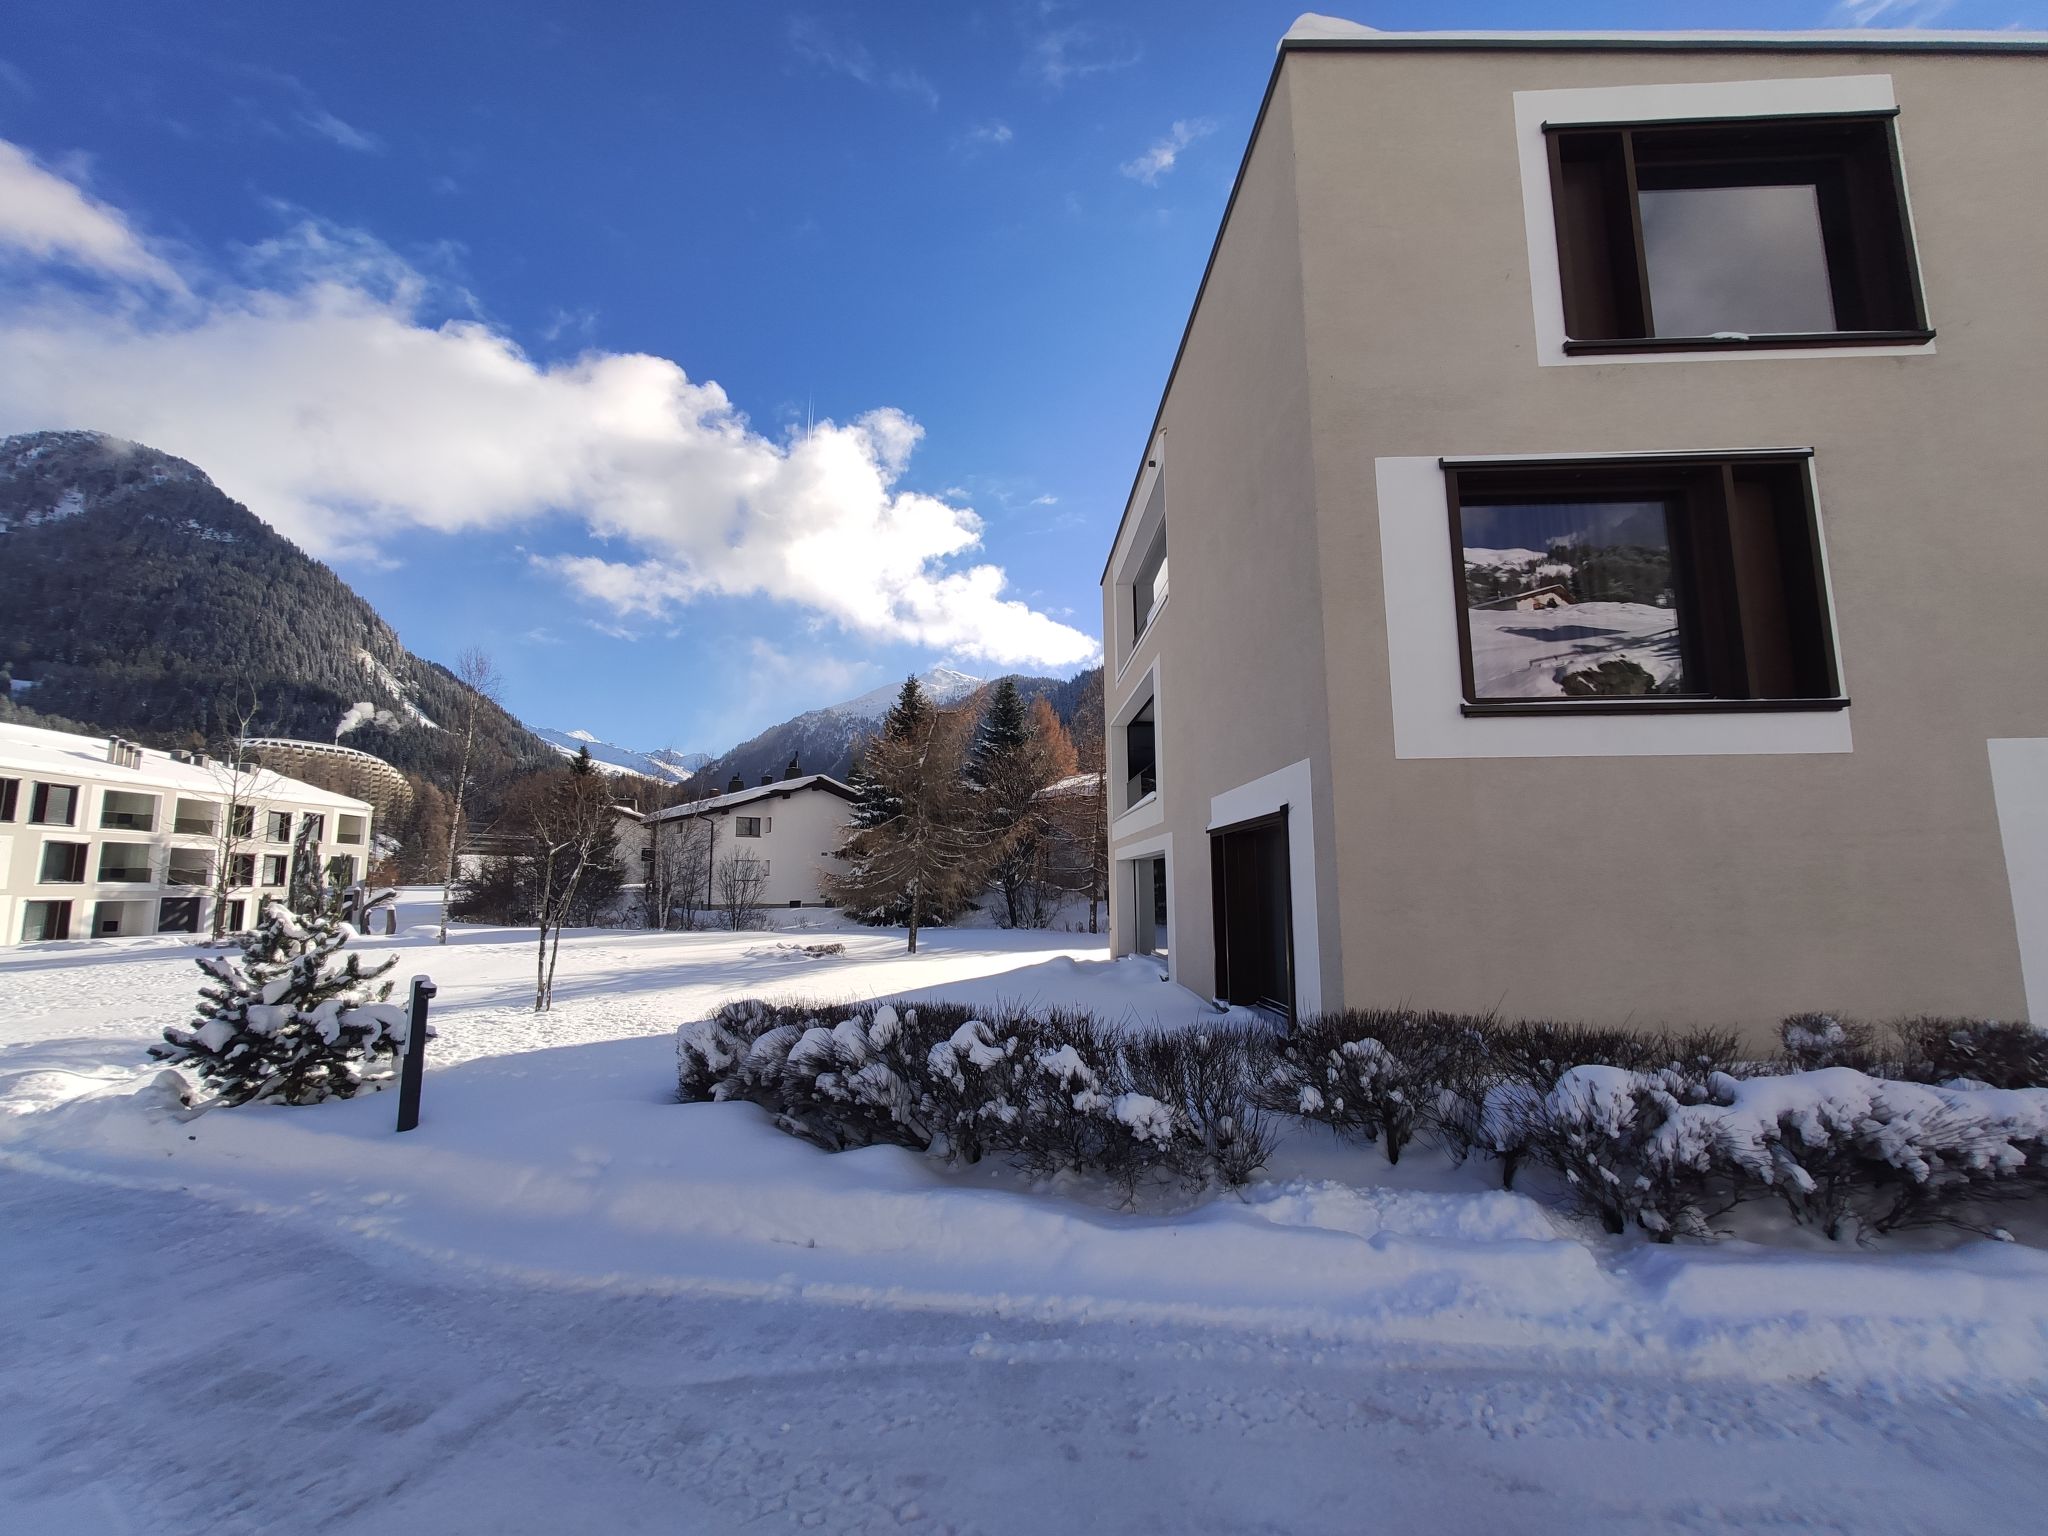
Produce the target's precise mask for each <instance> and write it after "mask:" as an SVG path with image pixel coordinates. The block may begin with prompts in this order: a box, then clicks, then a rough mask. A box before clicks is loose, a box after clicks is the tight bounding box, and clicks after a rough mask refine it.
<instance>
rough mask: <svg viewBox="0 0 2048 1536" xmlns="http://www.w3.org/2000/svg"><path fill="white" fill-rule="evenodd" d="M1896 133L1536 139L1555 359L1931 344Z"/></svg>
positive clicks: (1876, 122) (1749, 128) (1838, 130)
mask: <svg viewBox="0 0 2048 1536" xmlns="http://www.w3.org/2000/svg"><path fill="white" fill-rule="evenodd" d="M1893 117H1894V114H1892V113H1890V112H1873V113H1863V114H1853V115H1846V116H1789V117H1760V118H1752V119H1747V120H1744V119H1722V120H1714V121H1692V122H1685V121H1674V122H1649V123H1595V124H1545V125H1544V132H1545V136H1546V138H1547V140H1548V143H1549V149H1550V173H1551V190H1552V206H1553V209H1554V211H1555V215H1556V221H1557V244H1558V263H1559V268H1560V276H1561V277H1562V280H1563V289H1564V319H1565V335H1566V338H1567V339H1566V342H1565V350H1566V351H1567V352H1598V351H1603V350H1606V351H1621V350H1630V349H1649V350H1668V349H1671V348H1673V347H1702V348H1705V347H1716V348H1718V347H1742V346H1780V347H1781V346H1787V345H1794V346H1799V345H1815V346H1823V345H1827V346H1838V345H1842V344H1845V343H1855V342H1871V343H1891V344H1896V343H1900V342H1911V341H1924V340H1926V339H1927V338H1928V337H1929V336H1931V335H1932V332H1930V331H1929V330H1928V329H1927V321H1926V315H1925V311H1924V308H1923V306H1922V303H1921V296H1920V285H1919V275H1918V272H1917V271H1916V269H1915V266H1914V261H1913V248H1912V240H1911V237H1910V234H1909V231H1908V228H1907V223H1906V211H1905V197H1904V193H1903V191H1902V187H1901V181H1900V177H1899V169H1898V159H1897V151H1896V146H1895V144H1894V141H1893V136H1892V129H1893Z"/></svg>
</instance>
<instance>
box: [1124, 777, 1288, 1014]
mask: <svg viewBox="0 0 2048 1536" xmlns="http://www.w3.org/2000/svg"><path fill="white" fill-rule="evenodd" d="M1314 787H1315V779H1314V775H1313V773H1312V771H1311V769H1310V767H1309V760H1308V759H1307V758H1303V759H1302V760H1301V761H1300V762H1298V763H1289V764H1288V765H1287V766H1286V767H1285V768H1281V769H1277V770H1275V771H1274V772H1272V773H1269V774H1267V775H1266V776H1265V777H1263V778H1258V779H1253V780H1252V781H1251V782H1250V783H1249V784H1240V785H1238V786H1237V788H1235V789H1226V790H1225V791H1224V792H1223V793H1222V794H1220V795H1215V796H1213V797H1211V799H1210V801H1209V830H1210V831H1217V830H1220V829H1222V828H1224V827H1234V826H1236V825H1237V824H1238V823H1239V822H1243V821H1251V820H1253V819H1254V818H1255V817H1259V816H1271V815H1272V814H1273V813H1274V812H1276V811H1281V810H1284V811H1286V812H1287V884H1288V888H1289V897H1290V900H1291V903H1292V905H1293V907H1294V1011H1295V1012H1296V1014H1298V1015H1305V1014H1311V1013H1320V1012H1322V1009H1323V948H1322V938H1321V934H1322V924H1321V922H1320V920H1319V919H1320V917H1321V910H1320V908H1319V907H1318V906H1317V903H1316V812H1315V797H1314V793H1313V791H1314ZM1118 856H1119V857H1121V856H1122V854H1121V851H1119V855H1118ZM1210 942H1211V943H1212V944H1213V943H1215V942H1216V936H1215V935H1214V934H1211V935H1210Z"/></svg>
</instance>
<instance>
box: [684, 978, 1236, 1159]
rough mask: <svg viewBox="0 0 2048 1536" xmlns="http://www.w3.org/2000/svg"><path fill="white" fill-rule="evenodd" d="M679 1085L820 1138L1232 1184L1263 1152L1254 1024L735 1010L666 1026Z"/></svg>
mask: <svg viewBox="0 0 2048 1536" xmlns="http://www.w3.org/2000/svg"><path fill="white" fill-rule="evenodd" d="M676 1056H677V1090H678V1097H679V1098H682V1099H684V1100H686V1101H693V1100H726V1099H747V1100H750V1101H752V1102H754V1103H757V1104H759V1105H761V1106H762V1107H763V1108H765V1109H767V1110H768V1111H769V1112H770V1113H771V1114H773V1115H774V1116H775V1118H776V1124H777V1125H778V1126H780V1127H781V1128H782V1129H784V1130H786V1131H788V1132H790V1133H791V1134H792V1135H797V1136H802V1137H804V1138H805V1139H806V1140H809V1141H812V1142H815V1143H816V1144H817V1145H819V1146H821V1147H825V1148H827V1149H828V1150H833V1151H837V1150H841V1149H843V1148H846V1147H854V1146H868V1145H873V1144H875V1143H878V1142H891V1143H895V1144H897V1145H900V1146H907V1147H911V1148H914V1149H918V1150H923V1151H929V1152H932V1153H934V1154H937V1155H942V1156H944V1157H946V1158H948V1159H949V1160H952V1161H957V1162H976V1161H979V1160H980V1159H981V1158H982V1157H984V1156H988V1155H1002V1156H1006V1157H1009V1158H1011V1159H1013V1160H1014V1161H1015V1162H1016V1163H1017V1164H1018V1166H1020V1167H1021V1168H1023V1169H1024V1170H1025V1171H1027V1172H1030V1173H1033V1174H1036V1175H1039V1176H1042V1177H1049V1176H1052V1175H1054V1174H1061V1173H1077V1174H1085V1175H1089V1176H1093V1177H1099V1178H1102V1179H1104V1180H1106V1181H1108V1182H1110V1183H1112V1184H1115V1185H1117V1186H1119V1187H1121V1188H1122V1189H1123V1190H1124V1192H1125V1194H1126V1196H1127V1198H1128V1197H1132V1196H1134V1195H1135V1193H1136V1191H1137V1189H1138V1188H1139V1186H1140V1185H1141V1184H1143V1183H1144V1182H1145V1181H1146V1180H1148V1179H1152V1178H1155V1177H1160V1176H1165V1177H1172V1178H1177V1179H1179V1180H1181V1181H1183V1182H1185V1183H1188V1184H1191V1185H1200V1184H1204V1183H1207V1182H1208V1181H1210V1180H1211V1179H1212V1178H1213V1179H1215V1180H1218V1181H1220V1182H1222V1183H1225V1184H1230V1185H1236V1184H1241V1183H1243V1182H1245V1181H1246V1180H1247V1179H1249V1178H1250V1176H1251V1174H1252V1172H1253V1171H1254V1170H1255V1169H1256V1168H1257V1167H1258V1166H1259V1165H1260V1164H1261V1163H1263V1162H1264V1160H1265V1158H1266V1156H1267V1155H1268V1153H1269V1152H1270V1151H1271V1148H1272V1143H1273V1140H1274V1136H1275V1129H1274V1126H1273V1124H1272V1122H1271V1120H1270V1119H1269V1117H1267V1116H1266V1115H1265V1114H1263V1113H1262V1112H1261V1111H1260V1110H1259V1109H1258V1108H1257V1107H1256V1106H1254V1105H1253V1104H1252V1103H1251V1102H1250V1096H1249V1091H1248V1088H1249V1084H1250V1083H1251V1082H1252V1081H1253V1080H1254V1078H1255V1077H1256V1076H1257V1075H1259V1074H1262V1073H1264V1072H1265V1071H1267V1070H1268V1066H1269V1057H1270V1042H1269V1040H1267V1039H1266V1038H1265V1037H1264V1036H1263V1034H1262V1033H1261V1032H1258V1031H1246V1030H1225V1031H1219V1032H1217V1033H1216V1034H1213V1035H1202V1036H1193V1035H1159V1036H1153V1035H1130V1034H1126V1033H1125V1032H1123V1031H1119V1030H1114V1029H1111V1028H1108V1027H1106V1026H1103V1025H1101V1024H1099V1023H1098V1022H1096V1021H1095V1020H1094V1019H1093V1018H1091V1017H1089V1016H1088V1015H1086V1014H1076V1013H1064V1012H1058V1011H1055V1012H1051V1013H1044V1014H1029V1013H1025V1012H1022V1011H1019V1010H1005V1009H997V1010H988V1009H980V1010H975V1009H968V1008H964V1007H961V1006H959V1005H956V1004H921V1005H918V1006H916V1007H910V1006H907V1005H905V1006H891V1005H887V1004H883V1005H875V1004H858V1005H846V1004H842V1005H838V1006H836V1007H828V1006H818V1005H807V1004H789V1005H769V1004H763V1003H758V1002H741V1003H732V1004H728V1005H726V1006H725V1007H723V1008H721V1009H719V1010H718V1012H717V1013H716V1014H715V1015H713V1016H712V1017H711V1018H709V1019H700V1020H696V1021H693V1022H691V1023H689V1024H685V1025H683V1026H682V1028H681V1029H679V1030H678V1031H677V1034H676Z"/></svg>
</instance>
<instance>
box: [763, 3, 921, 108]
mask: <svg viewBox="0 0 2048 1536" xmlns="http://www.w3.org/2000/svg"><path fill="white" fill-rule="evenodd" d="M789 46H790V47H791V48H792V49H794V50H795V52H796V56H797V57H798V58H800V59H802V60H803V61H804V62H805V63H807V64H810V65H812V66H814V67H815V68H818V69H821V70H824V71H825V72H826V73H827V74H833V75H843V76H845V77H846V78H847V79H849V80H857V81H859V82H860V83H861V84H862V85H867V86H873V87H875V88H877V89H881V90H890V91H895V92H897V93H898V94H900V95H904V96H908V97H910V98H911V99H912V100H914V101H920V102H923V103H924V105H925V106H927V107H936V106H937V105H938V104H939V91H938V87H937V86H935V85H933V84H932V83H931V81H929V80H927V79H926V78H925V77H924V76H923V75H921V74H919V73H918V72H917V71H916V70H914V69H911V68H908V67H906V66H900V65H884V64H883V63H882V62H881V61H879V60H878V59H876V57H875V55H874V53H873V51H872V50H870V49H869V48H868V46H867V45H866V44H865V43H863V42H861V41H860V40H859V39H858V38H850V37H844V36H841V35H840V34H837V33H835V32H833V31H832V30H831V29H829V28H828V27H827V26H826V25H825V24H824V23H823V22H822V21H820V20H818V18H817V17H815V16H792V17H791V18H790V19H789Z"/></svg>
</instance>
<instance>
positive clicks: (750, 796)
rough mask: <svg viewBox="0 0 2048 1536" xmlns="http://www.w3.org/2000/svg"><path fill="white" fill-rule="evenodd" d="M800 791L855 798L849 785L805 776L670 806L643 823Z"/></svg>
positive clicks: (820, 775) (827, 777)
mask: <svg viewBox="0 0 2048 1536" xmlns="http://www.w3.org/2000/svg"><path fill="white" fill-rule="evenodd" d="M800 789H822V790H824V791H825V792H826V793H828V794H834V795H838V796H840V797H842V798H843V799H847V800H855V799H858V798H859V794H858V792H857V791H856V790H855V789H854V787H853V786H852V785H851V784H846V783H842V782H841V781H840V780H838V779H835V778H833V777H832V775H831V774H829V773H807V774H805V775H803V777H801V778H796V779H777V780H776V781H775V782H774V783H773V784H756V785H754V786H753V787H752V788H751V789H735V790H733V791H732V792H731V793H729V794H724V795H713V796H711V797H710V798H709V799H708V800H692V801H690V802H689V803H688V804H686V805H672V806H670V807H669V808H668V809H667V810H665V811H655V812H653V813H651V814H650V815H649V816H648V817H647V818H646V819H647V820H649V821H673V820H675V819H676V818H677V817H679V816H703V815H707V814H709V813H711V812H714V811H723V810H729V809H731V808H732V807H733V806H735V805H745V804H747V803H748V802H749V801H751V800H760V799H764V798H766V797H767V796H769V795H789V794H794V793H795V792H796V791H797V790H800Z"/></svg>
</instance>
